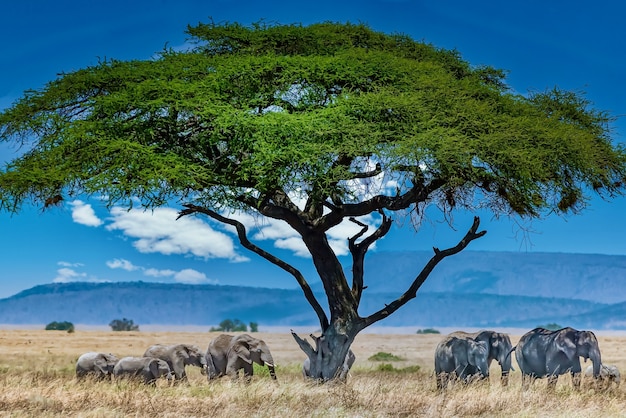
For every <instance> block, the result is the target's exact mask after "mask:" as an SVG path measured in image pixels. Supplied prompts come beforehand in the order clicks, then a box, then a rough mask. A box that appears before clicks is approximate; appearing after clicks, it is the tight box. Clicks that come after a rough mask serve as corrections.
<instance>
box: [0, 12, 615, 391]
mask: <svg viewBox="0 0 626 418" xmlns="http://www.w3.org/2000/svg"><path fill="white" fill-rule="evenodd" d="M187 33H188V34H189V35H190V36H191V37H192V38H193V39H192V40H193V41H197V46H196V47H195V48H193V49H190V50H188V51H183V52H179V51H173V50H165V51H163V52H162V53H161V54H160V55H159V56H158V57H156V58H153V59H150V60H146V61H117V60H110V61H103V62H100V63H99V64H97V65H95V66H92V67H88V68H85V69H80V70H77V71H74V72H71V73H67V74H62V75H60V76H59V77H58V78H57V79H56V80H54V81H52V82H50V83H48V84H47V85H46V86H45V88H43V89H40V90H32V91H28V92H26V93H25V95H24V97H23V98H22V99H21V100H19V101H17V102H16V103H15V104H14V105H13V106H12V107H10V108H9V109H7V110H5V111H4V112H3V113H1V114H0V140H1V141H6V142H9V141H10V142H12V143H13V144H17V145H23V146H24V148H25V149H26V150H27V152H26V153H25V154H23V155H22V156H20V157H18V158H16V159H15V160H13V161H11V162H9V164H8V165H7V166H6V167H5V168H4V169H3V170H2V171H1V172H0V209H5V210H9V211H14V212H15V211H19V210H20V208H21V206H22V205H23V204H24V203H25V202H34V203H35V204H39V205H41V206H42V207H43V208H47V207H52V206H55V205H59V204H62V203H63V201H64V200H65V199H66V198H67V197H70V196H77V195H97V196H106V197H107V198H108V199H109V200H108V204H109V205H110V206H113V205H125V206H127V207H132V206H133V205H137V202H140V203H141V205H143V206H144V207H145V208H155V207H158V206H162V205H166V204H179V205H181V207H182V210H181V211H180V216H179V217H183V216H195V215H203V216H207V217H209V218H210V219H212V220H214V221H217V222H221V223H224V224H228V225H231V226H232V227H234V228H235V229H236V231H237V236H238V238H239V241H240V243H241V245H242V246H243V247H245V248H247V249H248V250H250V251H253V252H255V253H256V254H258V255H259V256H261V257H263V258H264V259H266V260H267V261H269V262H270V263H273V264H274V265H276V266H278V267H280V268H281V269H283V270H284V271H286V272H288V273H289V274H290V275H292V276H293V277H294V279H295V280H296V282H297V283H298V285H299V286H300V288H301V289H302V292H303V295H304V297H305V298H306V300H307V301H308V303H309V304H310V305H311V307H312V309H313V311H314V312H315V314H316V315H317V318H318V320H319V323H320V326H321V330H322V335H321V336H319V337H314V344H313V345H311V343H310V342H309V341H308V340H306V339H304V338H301V337H300V336H298V335H297V334H295V333H293V336H294V338H295V339H296V341H297V342H298V344H299V345H300V347H301V348H302V350H303V351H304V352H305V353H306V355H307V356H308V357H309V359H310V361H311V375H312V376H315V377H317V378H319V379H321V380H322V381H327V380H332V379H334V378H335V377H336V376H337V375H338V371H339V369H340V368H341V366H342V364H343V360H344V359H345V356H346V354H347V352H348V350H349V348H350V345H351V344H352V342H353V341H354V338H355V337H356V335H357V334H358V333H359V332H361V331H362V330H364V329H365V328H367V327H369V326H371V325H372V324H375V323H377V322H378V321H381V320H383V319H385V318H387V317H388V316H389V315H392V314H393V313H394V312H396V311H397V310H398V309H399V308H401V307H402V306H404V305H405V304H406V303H408V302H409V301H410V300H411V299H413V298H414V297H415V296H416V293H417V291H418V289H419V288H420V286H421V285H422V284H423V283H424V281H425V280H426V278H427V277H428V275H429V274H430V273H431V272H432V271H433V269H434V268H435V267H436V265H437V264H438V263H439V262H441V261H442V260H444V259H445V258H446V257H448V256H452V255H454V254H457V253H459V252H460V251H462V250H464V249H465V248H466V247H467V246H468V245H469V244H470V243H471V242H472V241H474V240H475V239H478V238H480V237H482V236H483V235H484V234H485V233H486V231H481V230H479V226H480V220H479V218H478V217H475V218H474V221H473V223H472V225H471V226H469V228H468V229H467V232H466V233H465V234H460V235H459V241H458V243H457V244H456V245H452V246H450V247H448V248H443V249H439V248H437V247H434V248H433V255H432V258H431V259H430V260H429V261H428V262H427V263H426V264H425V266H424V267H423V269H422V270H421V271H420V272H416V276H415V279H414V280H413V282H412V283H411V285H410V286H409V287H408V288H407V289H406V291H405V292H404V293H403V294H401V295H398V296H397V297H396V298H395V299H393V300H390V301H389V303H387V304H385V305H384V306H380V307H377V308H375V309H374V310H373V311H370V312H365V311H363V309H362V307H361V297H362V295H363V292H364V290H365V289H366V287H367V286H366V285H365V283H364V259H365V255H366V253H367V251H368V249H369V248H370V247H371V246H372V245H373V244H374V243H375V242H376V241H377V240H379V239H381V238H382V237H384V236H386V235H387V234H388V233H389V231H390V229H391V226H392V224H393V222H394V221H395V220H403V219H407V218H408V219H409V220H410V221H412V222H413V224H414V226H415V227H416V228H418V227H419V224H420V222H421V221H422V220H424V217H425V216H426V215H425V214H426V213H427V212H426V209H427V208H429V207H433V208H436V209H438V210H439V211H440V213H443V214H444V215H445V217H446V219H450V215H451V214H452V213H454V212H455V211H470V212H472V213H475V211H477V210H478V209H481V210H487V211H491V213H493V215H494V216H521V217H523V218H527V219H533V218H535V219H540V218H542V217H543V216H544V215H546V214H550V213H556V214H567V213H577V212H578V211H579V210H581V209H583V208H584V207H585V205H586V202H587V199H588V195H589V194H591V193H597V194H599V195H600V196H603V197H612V196H615V195H616V194H621V193H623V190H624V179H625V175H626V152H624V149H623V148H622V147H618V146H614V145H613V144H612V143H611V127H610V122H611V117H609V115H607V113H605V112H603V111H597V110H595V109H594V108H593V107H592V106H591V104H590V103H589V102H588V101H587V100H586V99H585V98H584V97H583V96H582V95H581V94H578V93H576V92H569V91H563V90H560V89H558V88H554V89H551V90H549V91H545V92H533V93H530V94H527V95H521V94H517V93H515V92H512V91H511V90H510V89H509V88H508V86H507V85H506V82H505V77H504V75H505V72H504V71H502V70H499V69H495V68H492V67H488V66H472V65H470V64H469V63H468V62H466V61H464V60H463V59H462V58H461V56H460V54H459V53H458V52H456V51H448V50H443V49H439V48H436V47H433V46H432V45H429V44H426V43H422V42H417V41H415V40H413V39H411V38H409V37H408V36H405V35H401V34H384V33H379V32H375V31H372V30H371V29H370V28H369V27H367V26H366V25H363V24H358V25H354V24H338V23H321V24H313V25H310V26H301V25H265V24H263V23H258V24H254V25H252V26H250V27H245V26H242V25H240V24H237V23H232V24H231V23H225V24H215V23H208V24H202V23H201V24H198V25H196V26H189V27H188V29H187ZM239 211H241V212H245V213H249V214H253V215H254V216H256V217H257V218H259V221H261V220H262V219H270V220H274V221H282V222H284V224H285V225H287V226H288V227H290V228H291V229H292V230H293V231H294V233H295V234H296V235H297V236H298V237H299V238H300V239H301V240H302V242H303V244H304V247H305V248H306V250H307V251H308V252H309V254H310V256H311V260H312V262H313V264H314V266H315V268H316V271H317V274H318V276H319V279H320V280H321V283H322V285H323V289H324V292H325V299H326V300H325V301H320V300H318V298H317V297H316V296H315V294H314V293H313V291H312V289H311V287H310V286H309V280H310V279H307V278H306V277H304V275H303V274H302V273H301V272H300V271H299V270H298V269H297V268H295V267H294V266H293V265H291V264H289V263H287V262H286V261H285V260H283V259H281V258H279V257H278V256H276V255H275V254H272V253H271V252H269V251H267V250H265V249H263V248H260V247H259V246H258V245H256V244H255V243H254V242H252V241H251V240H250V237H249V236H248V230H247V228H246V225H244V224H243V223H242V222H241V221H240V220H239V219H240V218H238V217H237V216H236V214H237V212H239ZM428 213H430V212H428ZM366 220H369V221H371V222H372V223H373V225H374V226H373V227H372V226H370V225H371V224H370V225H368V223H367V222H366ZM343 222H346V223H352V224H353V225H354V226H355V228H356V229H355V230H356V231H357V232H355V233H354V234H353V235H352V236H350V237H346V239H347V247H348V251H349V253H350V256H351V258H352V266H351V268H350V270H348V269H346V270H344V268H343V266H342V263H341V262H340V258H339V256H338V254H337V253H336V252H335V250H334V248H333V246H332V245H331V241H330V240H329V237H328V232H329V231H330V230H331V229H332V228H335V227H337V226H338V225H340V224H342V223H343ZM372 229H373V230H372ZM360 308H361V309H360Z"/></svg>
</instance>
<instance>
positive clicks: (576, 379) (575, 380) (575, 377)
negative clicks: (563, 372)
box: [572, 372, 581, 389]
mask: <svg viewBox="0 0 626 418" xmlns="http://www.w3.org/2000/svg"><path fill="white" fill-rule="evenodd" d="M580 381H581V373H580V372H578V373H572V386H574V389H580Z"/></svg>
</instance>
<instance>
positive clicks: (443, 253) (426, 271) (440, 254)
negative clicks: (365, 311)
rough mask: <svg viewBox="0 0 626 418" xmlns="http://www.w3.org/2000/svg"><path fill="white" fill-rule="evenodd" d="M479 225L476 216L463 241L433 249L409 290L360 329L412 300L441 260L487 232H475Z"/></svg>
mask: <svg viewBox="0 0 626 418" xmlns="http://www.w3.org/2000/svg"><path fill="white" fill-rule="evenodd" d="M479 225H480V218H479V217H478V216H475V217H474V223H473V224H472V227H471V228H470V229H469V231H467V234H465V236H464V237H463V239H462V240H461V241H459V243H458V244H457V245H455V246H454V247H451V248H448V249H445V250H439V249H438V248H433V250H434V252H435V255H433V256H432V258H431V259H430V260H429V261H428V263H426V265H425V266H424V268H423V269H422V271H421V272H420V274H419V275H418V276H417V277H416V278H415V280H414V281H413V284H411V286H410V287H409V289H408V290H407V291H406V292H404V294H402V295H401V296H400V297H399V298H398V299H396V300H394V301H393V302H391V303H390V304H389V305H386V306H385V308H383V309H381V310H379V311H378V312H375V313H373V314H372V315H370V316H368V317H367V318H364V320H363V323H362V328H361V329H363V328H366V327H368V326H370V325H372V324H373V323H375V322H378V321H380V320H381V319H384V318H386V317H388V316H389V315H391V314H392V313H394V312H395V311H397V310H398V309H399V308H400V307H402V306H403V305H404V304H406V303H407V302H408V301H409V300H411V299H413V298H414V297H415V296H416V294H417V290H418V289H419V288H420V286H421V285H422V284H424V281H425V280H426V278H427V277H428V275H430V273H431V272H432V271H433V269H434V268H435V266H436V265H437V264H438V263H439V262H440V261H441V260H443V259H444V258H446V257H448V256H450V255H454V254H457V253H459V252H460V251H462V250H463V249H465V247H467V246H468V245H469V243H470V242H472V241H473V240H475V239H477V238H480V237H482V236H483V235H485V234H486V233H487V231H480V232H476V231H477V229H478V226H479Z"/></svg>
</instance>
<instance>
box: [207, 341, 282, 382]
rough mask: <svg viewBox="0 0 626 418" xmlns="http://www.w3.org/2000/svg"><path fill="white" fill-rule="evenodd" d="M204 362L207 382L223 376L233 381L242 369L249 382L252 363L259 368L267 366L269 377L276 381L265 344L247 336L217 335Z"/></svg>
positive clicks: (269, 354) (272, 362) (271, 361)
mask: <svg viewBox="0 0 626 418" xmlns="http://www.w3.org/2000/svg"><path fill="white" fill-rule="evenodd" d="M206 362H207V366H208V369H207V379H208V380H209V381H210V380H213V379H216V378H218V377H221V376H224V375H228V376H231V377H232V378H233V379H235V378H237V377H238V374H239V370H240V369H243V372H244V376H245V377H246V379H247V380H250V378H251V377H252V375H253V366H252V363H253V362H254V363H257V364H260V365H261V366H263V365H267V368H268V370H269V372H270V376H271V377H272V379H274V380H276V373H275V370H274V367H275V366H274V359H273V358H272V354H271V353H270V349H269V348H268V347H267V344H265V342H264V341H263V340H259V339H258V338H254V337H251V336H250V335H248V334H241V335H238V336H232V335H228V334H221V335H218V336H217V337H216V338H214V339H213V340H212V341H211V342H210V343H209V348H208V349H207V353H206Z"/></svg>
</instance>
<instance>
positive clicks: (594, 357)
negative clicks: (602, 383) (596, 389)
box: [589, 347, 602, 379]
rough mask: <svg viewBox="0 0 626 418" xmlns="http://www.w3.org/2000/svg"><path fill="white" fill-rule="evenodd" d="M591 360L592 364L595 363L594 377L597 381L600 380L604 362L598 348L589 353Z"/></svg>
mask: <svg viewBox="0 0 626 418" xmlns="http://www.w3.org/2000/svg"><path fill="white" fill-rule="evenodd" d="M589 358H590V359H591V362H592V363H593V377H594V378H595V379H598V378H600V369H601V367H602V360H601V357H600V349H599V348H597V347H594V348H593V349H592V350H591V351H590V352H589Z"/></svg>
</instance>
